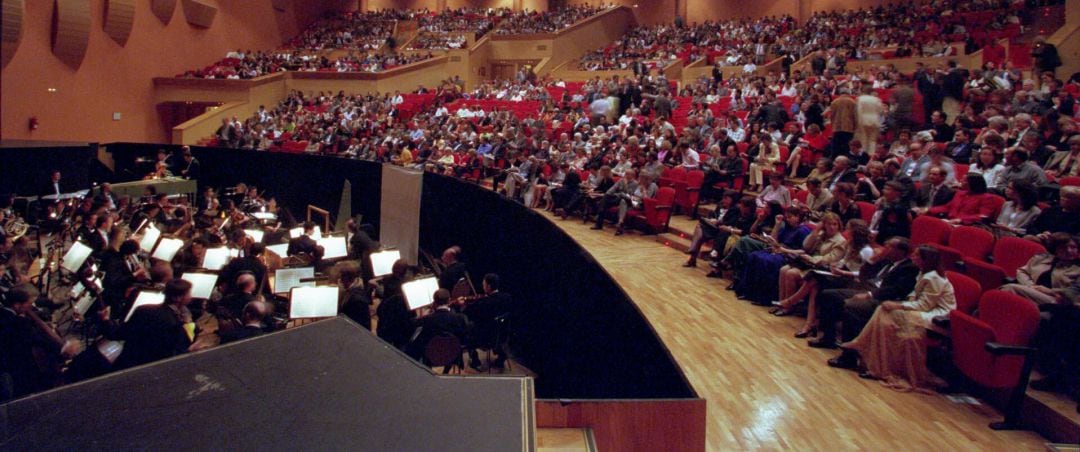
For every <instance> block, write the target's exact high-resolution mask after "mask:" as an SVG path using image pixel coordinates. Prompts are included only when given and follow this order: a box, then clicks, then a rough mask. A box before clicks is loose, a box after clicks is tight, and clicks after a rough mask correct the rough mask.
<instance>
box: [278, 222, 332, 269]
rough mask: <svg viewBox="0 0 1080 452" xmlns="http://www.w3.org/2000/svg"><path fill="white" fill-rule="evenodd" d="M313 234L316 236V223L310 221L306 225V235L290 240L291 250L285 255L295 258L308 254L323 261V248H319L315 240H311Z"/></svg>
mask: <svg viewBox="0 0 1080 452" xmlns="http://www.w3.org/2000/svg"><path fill="white" fill-rule="evenodd" d="M312 234H315V223H312V222H310V221H308V222H306V223H304V233H303V234H301V235H300V236H299V237H297V238H295V239H292V240H289V248H288V250H286V251H285V254H287V255H289V256H295V255H297V254H301V253H306V254H308V255H311V256H314V257H315V259H316V260H319V259H322V256H323V247H321V246H319V244H318V243H316V242H315V239H313V238H311V236H312Z"/></svg>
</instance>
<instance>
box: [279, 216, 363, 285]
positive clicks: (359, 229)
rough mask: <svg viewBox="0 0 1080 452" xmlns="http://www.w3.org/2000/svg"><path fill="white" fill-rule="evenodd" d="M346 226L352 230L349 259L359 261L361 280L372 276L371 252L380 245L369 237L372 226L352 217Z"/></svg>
mask: <svg viewBox="0 0 1080 452" xmlns="http://www.w3.org/2000/svg"><path fill="white" fill-rule="evenodd" d="M278 218H279V219H280V218H281V217H280V216H279V217H278ZM348 228H349V231H350V232H352V238H350V239H349V259H353V260H356V261H359V262H360V270H361V276H362V277H363V279H362V281H367V280H369V279H371V278H374V277H375V270H374V269H373V268H372V267H371V253H373V252H375V251H378V250H379V248H380V247H381V245H379V242H377V241H375V239H372V238H371V236H372V235H374V233H375V230H374V228H373V227H372V226H371V225H369V224H363V225H361V224H356V221H355V220H353V219H352V218H350V219H349V221H348Z"/></svg>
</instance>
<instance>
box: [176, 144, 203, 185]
mask: <svg viewBox="0 0 1080 452" xmlns="http://www.w3.org/2000/svg"><path fill="white" fill-rule="evenodd" d="M183 153H184V163H182V164H181V165H180V166H181V167H182V169H181V170H180V176H182V177H183V178H184V179H198V178H199V168H200V165H199V161H198V160H197V159H196V158H195V156H194V155H191V148H190V147H188V146H184V148H183Z"/></svg>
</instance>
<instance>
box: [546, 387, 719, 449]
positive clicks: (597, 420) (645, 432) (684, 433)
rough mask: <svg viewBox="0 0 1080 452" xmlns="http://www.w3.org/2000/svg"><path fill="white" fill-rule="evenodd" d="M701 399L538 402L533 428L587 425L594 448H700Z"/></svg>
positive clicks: (703, 416)
mask: <svg viewBox="0 0 1080 452" xmlns="http://www.w3.org/2000/svg"><path fill="white" fill-rule="evenodd" d="M705 419H706V403H705V399H673V400H572V401H554V400H537V401H536V427H537V428H557V427H570V428H591V429H592V431H593V436H594V437H595V438H596V448H597V449H598V450H618V451H639V450H640V451H653V450H662V451H703V450H705Z"/></svg>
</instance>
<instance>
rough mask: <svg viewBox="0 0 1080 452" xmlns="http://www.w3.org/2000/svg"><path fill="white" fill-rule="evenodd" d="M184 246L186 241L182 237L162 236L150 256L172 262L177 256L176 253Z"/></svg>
mask: <svg viewBox="0 0 1080 452" xmlns="http://www.w3.org/2000/svg"><path fill="white" fill-rule="evenodd" d="M183 247H184V241H183V240H180V239H171V238H168V237H166V238H162V239H161V241H160V242H158V245H157V247H155V248H154V253H153V254H151V255H150V257H152V258H154V259H160V260H163V261H165V262H172V260H173V258H174V257H176V253H178V252H180V248H183Z"/></svg>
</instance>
